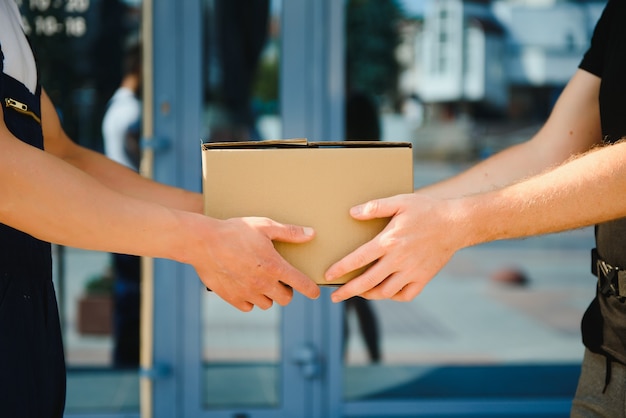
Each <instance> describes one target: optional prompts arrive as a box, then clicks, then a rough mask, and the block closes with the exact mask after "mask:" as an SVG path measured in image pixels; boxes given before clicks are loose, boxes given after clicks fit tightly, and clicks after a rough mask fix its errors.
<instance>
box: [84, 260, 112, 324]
mask: <svg viewBox="0 0 626 418" xmlns="http://www.w3.org/2000/svg"><path fill="white" fill-rule="evenodd" d="M76 322H77V325H76V329H77V331H78V333H79V334H93V335H110V334H111V332H112V329H113V275H112V273H111V270H110V269H107V270H106V271H105V272H104V273H102V274H99V275H95V276H93V277H91V278H90V279H89V280H87V283H86V285H85V291H84V293H83V294H82V295H81V297H80V298H79V299H78V312H77V321H76Z"/></svg>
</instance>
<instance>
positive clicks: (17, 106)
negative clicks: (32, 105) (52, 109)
mask: <svg viewBox="0 0 626 418" xmlns="http://www.w3.org/2000/svg"><path fill="white" fill-rule="evenodd" d="M4 103H5V105H6V107H9V108H11V109H14V110H16V111H17V112H19V113H22V114H24V115H28V116H30V117H31V118H33V119H35V121H36V122H37V123H39V124H41V118H39V116H37V115H36V114H35V113H34V112H32V111H30V110H28V106H27V105H26V104H24V103H22V102H18V101H17V100H15V99H11V98H10V97H7V98H6V99H4Z"/></svg>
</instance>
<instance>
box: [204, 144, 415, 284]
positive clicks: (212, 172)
mask: <svg viewBox="0 0 626 418" xmlns="http://www.w3.org/2000/svg"><path fill="white" fill-rule="evenodd" d="M202 171H203V173H202V174H203V193H204V204H205V213H206V214H207V215H209V216H212V217H215V218H218V219H228V218H233V217H242V216H266V217H269V218H272V219H274V220H276V221H279V222H282V223H290V224H296V225H303V226H311V227H313V228H314V229H315V231H316V236H315V238H314V239H313V240H312V241H310V242H308V243H305V244H288V243H281V242H275V243H274V244H275V247H276V249H277V250H278V252H279V253H280V254H281V255H282V256H283V257H284V258H285V259H286V260H287V261H289V262H290V263H291V264H292V265H294V266H295V267H296V268H298V269H299V270H300V271H302V272H303V273H305V274H306V275H308V276H309V277H310V278H311V279H313V280H314V281H315V282H316V283H318V284H320V285H327V284H334V285H337V284H342V283H345V282H347V281H348V280H350V279H351V278H353V277H355V276H356V275H358V273H359V272H360V271H354V272H352V273H349V274H346V275H345V276H343V277H341V278H340V279H339V280H337V281H335V282H333V283H327V282H326V281H325V280H324V272H325V271H326V270H327V269H328V267H330V266H331V265H332V264H333V263H334V262H336V261H338V260H340V259H341V258H342V257H343V256H345V255H347V254H349V253H350V252H351V251H353V250H354V249H356V248H357V247H359V246H360V245H361V244H364V243H365V242H367V241H369V240H371V239H372V238H373V237H375V236H376V235H377V234H378V233H379V232H380V231H382V229H383V228H384V227H385V225H386V224H387V223H388V222H389V219H377V220H372V221H366V222H362V221H356V220H354V219H352V217H351V216H350V214H349V209H350V208H351V207H352V206H354V205H357V204H359V203H364V202H366V201H368V200H371V199H375V198H381V197H387V196H392V195H396V194H400V193H411V192H412V191H413V153H412V150H411V144H410V143H404V142H378V141H346V142H307V141H306V140H304V139H295V140H271V141H258V142H234V143H206V144H203V145H202Z"/></svg>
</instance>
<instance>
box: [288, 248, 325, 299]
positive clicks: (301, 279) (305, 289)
mask: <svg viewBox="0 0 626 418" xmlns="http://www.w3.org/2000/svg"><path fill="white" fill-rule="evenodd" d="M281 260H282V268H281V269H280V273H279V274H278V280H279V281H281V282H282V283H284V284H286V285H287V286H290V287H292V288H293V289H294V290H295V291H297V292H300V293H302V294H303V295H304V296H306V297H308V298H309V299H317V298H318V297H319V296H320V288H319V286H318V285H317V284H316V283H315V282H314V281H313V280H311V279H310V278H309V277H308V276H307V275H305V274H304V273H302V272H301V271H300V270H298V269H296V268H295V267H294V266H292V265H291V264H289V263H288V262H286V261H285V260H284V259H283V258H281Z"/></svg>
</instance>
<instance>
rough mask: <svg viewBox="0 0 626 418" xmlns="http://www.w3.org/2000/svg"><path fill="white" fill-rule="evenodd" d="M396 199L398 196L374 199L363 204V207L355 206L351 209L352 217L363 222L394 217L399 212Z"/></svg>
mask: <svg viewBox="0 0 626 418" xmlns="http://www.w3.org/2000/svg"><path fill="white" fill-rule="evenodd" d="M396 197H397V196H395V197H388V198H384V199H374V200H370V201H369V202H366V203H363V204H362V205H357V206H354V207H352V208H351V209H350V215H351V216H352V217H353V218H354V219H358V220H361V221H365V220H369V219H376V218H389V217H392V216H393V215H395V214H396V213H397V212H398V205H397V204H396Z"/></svg>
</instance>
